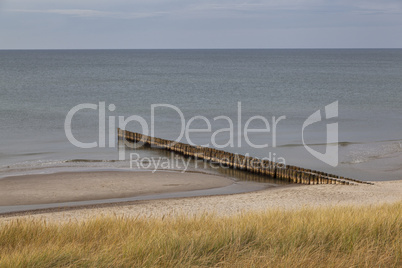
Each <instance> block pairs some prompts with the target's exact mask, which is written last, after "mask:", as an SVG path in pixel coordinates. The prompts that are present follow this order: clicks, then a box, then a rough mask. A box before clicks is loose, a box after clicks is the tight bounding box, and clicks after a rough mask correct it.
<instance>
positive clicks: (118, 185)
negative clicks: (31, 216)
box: [0, 171, 233, 206]
mask: <svg viewBox="0 0 402 268" xmlns="http://www.w3.org/2000/svg"><path fill="white" fill-rule="evenodd" d="M232 183H233V181H232V180H231V179H229V178H225V177H221V176H213V175H207V174H201V173H185V174H183V173H180V172H166V171H164V172H155V173H152V172H150V171H141V172H115V171H104V172H65V173H54V174H46V175H25V176H15V177H9V178H4V179H1V180H0V206H13V205H28V204H29V205H32V204H46V203H61V202H71V201H86V200H99V199H110V198H124V197H133V196H140V195H149V194H158V193H169V192H182V191H192V190H201V189H211V188H218V187H224V186H228V185H231V184H232Z"/></svg>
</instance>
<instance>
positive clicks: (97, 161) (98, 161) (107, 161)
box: [63, 159, 120, 163]
mask: <svg viewBox="0 0 402 268" xmlns="http://www.w3.org/2000/svg"><path fill="white" fill-rule="evenodd" d="M119 161H120V160H98V159H71V160H65V161H63V162H64V163H80V162H85V163H114V162H119Z"/></svg>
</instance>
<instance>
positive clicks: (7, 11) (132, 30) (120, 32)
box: [0, 0, 402, 49]
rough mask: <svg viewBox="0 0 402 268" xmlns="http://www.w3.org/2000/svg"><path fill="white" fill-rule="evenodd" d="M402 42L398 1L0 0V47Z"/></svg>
mask: <svg viewBox="0 0 402 268" xmlns="http://www.w3.org/2000/svg"><path fill="white" fill-rule="evenodd" d="M159 48H161V49H163V48H167V49H170V48H173V49H175V48H402V0H281V1H280V0H277V1H270V0H268V1H259V0H255V1H238V0H230V1H229V0H220V1H210V0H198V1H195V0H165V1H162V0H132V1H124V0H112V1H106V0H56V1H55V0H52V1H51V0H0V49H159Z"/></svg>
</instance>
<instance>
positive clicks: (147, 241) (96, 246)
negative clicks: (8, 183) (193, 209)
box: [0, 202, 402, 267]
mask: <svg viewBox="0 0 402 268" xmlns="http://www.w3.org/2000/svg"><path fill="white" fill-rule="evenodd" d="M401 213H402V202H399V203H396V204H390V205H381V206H376V207H339V208H321V209H307V208H306V209H302V210H296V211H280V210H269V211H266V212H264V213H255V212H254V213H243V214H239V215H236V216H231V217H220V216H218V215H207V214H204V215H202V216H197V217H185V216H181V217H167V218H164V219H145V218H137V219H133V218H122V217H99V218H97V219H94V220H89V221H85V222H79V223H65V224H55V223H46V222H43V221H38V220H15V221H12V222H8V223H3V224H1V225H0V267H155V266H162V267H189V266H193V267H194V266H196V267H197V266H198V267H208V266H219V267H221V266H229V267H401V265H402V263H401V256H402V255H401V254H402V253H401V241H402V237H401V233H402V232H401V227H402V226H401V225H402V224H401V223H402V220H401Z"/></svg>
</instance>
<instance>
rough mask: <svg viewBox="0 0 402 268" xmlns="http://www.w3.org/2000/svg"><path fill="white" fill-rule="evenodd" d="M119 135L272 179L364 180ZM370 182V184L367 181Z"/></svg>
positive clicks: (349, 182)
mask: <svg viewBox="0 0 402 268" xmlns="http://www.w3.org/2000/svg"><path fill="white" fill-rule="evenodd" d="M118 137H119V139H121V140H127V141H129V142H133V143H143V144H144V145H148V146H152V147H157V148H161V149H166V150H170V151H173V152H175V153H178V154H182V155H184V156H187V157H194V158H196V159H203V160H205V161H210V162H214V163H219V164H221V165H225V166H228V167H230V168H233V169H242V170H247V171H249V172H252V173H256V174H263V175H267V176H270V177H271V178H274V179H279V180H283V181H287V182H292V183H299V184H347V185H353V184H357V183H367V182H362V181H358V180H355V179H351V178H345V177H340V176H337V175H334V174H328V173H324V172H320V171H316V170H311V169H305V168H300V167H296V166H290V165H283V164H279V163H275V162H272V161H268V160H262V159H259V158H255V157H250V156H244V155H240V154H233V153H229V152H225V151H222V150H218V149H214V148H209V147H202V146H192V145H189V144H185V143H181V142H175V141H170V140H166V139H160V138H155V137H151V136H147V135H143V134H141V133H135V132H130V131H127V130H122V129H120V128H118ZM367 184H370V183H367Z"/></svg>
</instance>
